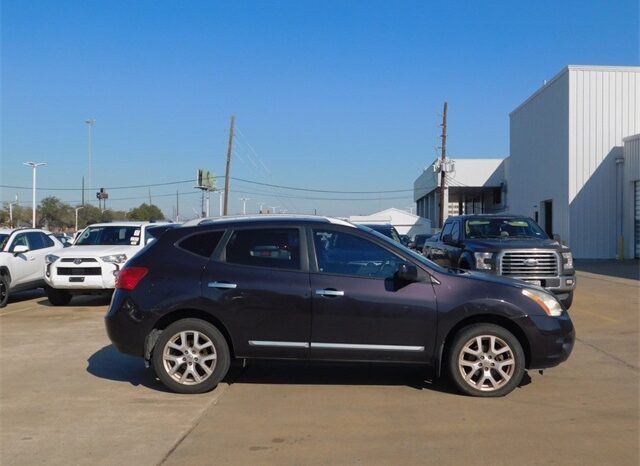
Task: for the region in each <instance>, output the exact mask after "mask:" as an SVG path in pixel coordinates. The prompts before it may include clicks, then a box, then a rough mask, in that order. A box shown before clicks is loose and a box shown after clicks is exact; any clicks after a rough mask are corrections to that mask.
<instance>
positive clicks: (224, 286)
mask: <svg viewBox="0 0 640 466" xmlns="http://www.w3.org/2000/svg"><path fill="white" fill-rule="evenodd" d="M106 326H107V331H108V333H109V337H110V338H111V341H112V342H113V344H114V345H115V346H116V348H118V349H119V350H120V351H122V352H125V353H129V354H133V355H137V356H141V357H144V358H145V360H146V361H147V362H150V363H151V364H153V367H154V369H155V371H156V374H157V375H158V377H159V378H160V380H161V381H162V382H163V383H164V384H165V385H166V386H167V387H168V388H170V389H172V390H174V391H176V392H181V393H200V392H204V391H207V390H211V389H212V388H214V387H215V386H216V384H217V383H218V382H220V381H221V380H222V379H223V377H224V376H225V374H226V373H227V371H228V369H229V365H230V362H231V359H232V358H284V359H308V360H331V361H361V362H367V361H370V362H380V361H383V362H398V363H412V364H423V365H425V366H432V367H433V368H434V369H435V371H436V373H437V374H440V373H441V372H443V371H444V372H447V373H448V374H449V375H450V376H451V379H452V381H453V383H454V384H455V386H456V387H457V388H458V389H459V390H460V391H461V392H463V393H466V394H469V395H475V396H502V395H506V394H507V393H509V392H511V391H512V390H513V389H514V388H515V387H516V386H518V384H519V383H520V381H521V379H522V376H523V374H524V371H525V369H527V368H528V369H534V368H535V369H541V368H547V367H552V366H555V365H557V364H559V363H561V362H563V361H565V360H566V359H567V358H568V357H569V354H570V353H571V350H572V348H573V343H574V339H575V333H574V329H573V324H572V323H571V319H570V318H569V315H568V314H567V312H566V310H565V309H564V308H563V307H562V305H561V304H560V303H559V302H558V300H557V299H556V298H555V297H554V296H553V295H552V294H550V293H548V292H547V291H545V290H544V289H542V288H540V287H537V286H532V285H529V284H526V283H524V282H521V281H516V280H513V279H508V278H502V277H496V276H491V275H487V274H482V273H477V272H468V271H462V270H458V269H445V268H442V267H440V266H438V265H436V264H434V263H433V262H431V261H429V260H427V259H425V258H424V257H423V256H421V255H419V254H416V253H414V252H413V251H411V250H409V249H407V248H405V247H403V246H402V245H400V244H398V243H397V242H394V241H392V240H390V239H389V238H387V237H385V236H384V235H381V234H379V233H376V232H374V231H372V230H370V229H369V228H366V227H363V226H355V225H352V224H350V223H347V222H344V221H340V220H334V219H330V218H324V217H302V216H296V217H293V216H292V217H283V216H277V217H276V216H267V215H265V216H258V217H244V218H223V219H220V220H215V221H210V222H208V223H204V224H200V225H198V226H195V227H181V228H175V229H170V230H167V231H166V232H165V233H164V234H163V235H162V236H161V237H160V238H159V239H158V240H157V241H155V242H153V243H151V244H150V245H148V246H147V247H146V248H145V249H144V250H142V251H141V252H140V253H139V254H138V255H136V256H135V257H134V258H133V259H131V260H130V261H129V262H128V263H127V266H126V267H125V268H124V269H123V270H122V271H121V272H120V274H119V276H118V280H117V289H116V292H115V294H114V296H113V299H112V301H111V306H110V309H109V312H108V314H107V316H106Z"/></svg>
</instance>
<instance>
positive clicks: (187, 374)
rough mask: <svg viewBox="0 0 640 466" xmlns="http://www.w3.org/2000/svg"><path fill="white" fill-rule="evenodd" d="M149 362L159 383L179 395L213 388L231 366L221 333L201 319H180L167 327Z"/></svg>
mask: <svg viewBox="0 0 640 466" xmlns="http://www.w3.org/2000/svg"><path fill="white" fill-rule="evenodd" d="M152 359H153V368H154V370H155V372H156V374H157V376H158V378H159V379H160V381H161V382H162V383H163V384H164V385H165V386H166V387H167V388H169V389H171V390H173V391H174V392H178V393H203V392H207V391H209V390H212V389H214V388H215V387H216V385H218V383H219V382H220V381H221V380H222V379H223V378H224V376H225V375H227V372H228V370H229V365H230V363H231V355H230V352H229V346H228V345H227V341H226V340H225V338H224V336H223V335H222V333H220V331H219V330H218V329H217V328H216V327H214V326H213V325H211V324H210V323H208V322H206V321H204V320H200V319H182V320H179V321H177V322H174V323H173V324H171V325H169V326H168V327H167V328H166V329H165V330H164V331H163V332H162V333H161V334H160V337H159V338H158V341H157V342H156V345H155V347H154V349H153V356H152Z"/></svg>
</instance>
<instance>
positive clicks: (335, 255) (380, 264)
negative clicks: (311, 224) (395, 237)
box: [313, 230, 406, 278]
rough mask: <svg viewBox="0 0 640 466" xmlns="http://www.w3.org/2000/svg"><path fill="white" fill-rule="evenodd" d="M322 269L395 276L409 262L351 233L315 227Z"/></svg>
mask: <svg viewBox="0 0 640 466" xmlns="http://www.w3.org/2000/svg"><path fill="white" fill-rule="evenodd" d="M313 241H314V245H315V250H316V256H317V259H318V269H319V271H320V272H324V273H331V274H342V275H356V276H360V277H373V278H391V277H392V276H393V274H394V273H395V272H396V271H397V270H398V266H399V265H400V264H402V263H404V262H406V261H405V260H404V259H402V258H401V257H398V256H396V255H395V254H393V253H392V252H390V251H388V250H387V249H385V248H383V247H381V246H378V245H377V244H375V243H373V242H371V241H369V240H367V239H365V238H361V237H359V236H356V235H352V234H350V233H344V232H342V231H333V230H313Z"/></svg>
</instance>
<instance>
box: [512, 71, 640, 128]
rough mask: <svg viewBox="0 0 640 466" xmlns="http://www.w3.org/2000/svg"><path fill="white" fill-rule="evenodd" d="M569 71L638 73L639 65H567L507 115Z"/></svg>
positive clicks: (514, 111) (516, 110) (517, 109)
mask: <svg viewBox="0 0 640 466" xmlns="http://www.w3.org/2000/svg"><path fill="white" fill-rule="evenodd" d="M569 71H629V72H635V73H640V66H614V65H567V66H565V67H564V68H562V69H561V70H560V71H559V72H558V73H556V74H555V75H554V76H553V77H552V78H551V79H548V80H546V82H545V83H544V84H543V85H542V86H541V87H539V88H538V89H537V90H536V91H535V92H534V93H533V94H531V95H530V96H529V97H528V98H527V99H526V100H525V101H524V102H522V103H521V104H520V105H518V106H517V107H516V108H514V109H513V110H512V111H511V112H510V113H509V117H511V115H513V114H514V113H516V112H518V111H519V110H520V109H522V107H524V106H525V105H526V104H528V103H529V102H531V101H532V100H533V99H535V98H536V97H537V96H538V95H540V94H541V93H542V92H543V91H545V90H546V89H547V88H548V87H549V86H551V85H552V84H553V83H554V82H556V81H557V80H558V79H560V78H561V77H562V76H563V75H564V74H565V73H567V72H569Z"/></svg>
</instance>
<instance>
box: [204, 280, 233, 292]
mask: <svg viewBox="0 0 640 466" xmlns="http://www.w3.org/2000/svg"><path fill="white" fill-rule="evenodd" d="M208 286H209V288H220V289H225V290H227V289H228V290H233V289H235V288H237V287H238V285H236V284H235V283H227V282H209V283H208Z"/></svg>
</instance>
